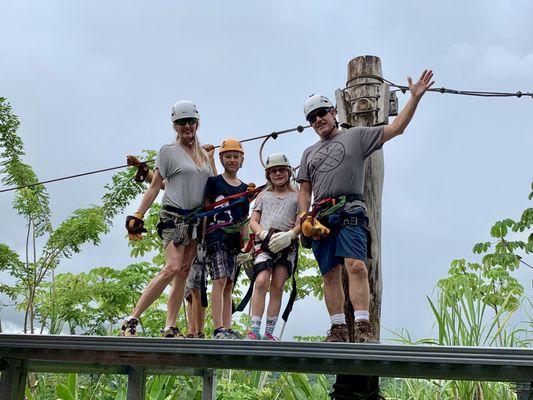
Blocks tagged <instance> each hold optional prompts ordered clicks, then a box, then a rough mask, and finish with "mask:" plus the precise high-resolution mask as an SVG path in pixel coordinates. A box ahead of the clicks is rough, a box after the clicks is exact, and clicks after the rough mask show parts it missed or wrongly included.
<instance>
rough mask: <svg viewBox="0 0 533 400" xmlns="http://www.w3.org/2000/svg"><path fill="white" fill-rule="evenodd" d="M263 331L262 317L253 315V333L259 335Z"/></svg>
mask: <svg viewBox="0 0 533 400" xmlns="http://www.w3.org/2000/svg"><path fill="white" fill-rule="evenodd" d="M260 330H261V317H259V316H257V315H252V329H251V331H252V332H255V333H259V331H260Z"/></svg>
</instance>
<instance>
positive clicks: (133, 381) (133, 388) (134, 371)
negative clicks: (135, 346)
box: [126, 366, 146, 400]
mask: <svg viewBox="0 0 533 400" xmlns="http://www.w3.org/2000/svg"><path fill="white" fill-rule="evenodd" d="M145 392H146V374H145V372H144V367H135V366H130V367H128V395H127V397H126V399H127V400H144V397H145Z"/></svg>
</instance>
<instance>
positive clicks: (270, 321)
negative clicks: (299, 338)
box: [265, 315, 278, 335]
mask: <svg viewBox="0 0 533 400" xmlns="http://www.w3.org/2000/svg"><path fill="white" fill-rule="evenodd" d="M277 322H278V316H277V315H276V316H275V317H268V316H267V319H266V327H265V334H266V333H268V334H269V335H273V334H274V328H275V327H276V323H277Z"/></svg>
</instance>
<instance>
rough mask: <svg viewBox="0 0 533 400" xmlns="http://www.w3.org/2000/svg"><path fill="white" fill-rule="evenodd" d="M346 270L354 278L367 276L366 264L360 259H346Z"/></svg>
mask: <svg viewBox="0 0 533 400" xmlns="http://www.w3.org/2000/svg"><path fill="white" fill-rule="evenodd" d="M346 270H347V271H348V275H350V276H353V277H354V278H366V277H367V276H368V271H367V269H366V265H365V263H364V262H363V261H361V260H355V259H346Z"/></svg>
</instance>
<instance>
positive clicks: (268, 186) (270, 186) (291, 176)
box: [264, 167, 296, 192]
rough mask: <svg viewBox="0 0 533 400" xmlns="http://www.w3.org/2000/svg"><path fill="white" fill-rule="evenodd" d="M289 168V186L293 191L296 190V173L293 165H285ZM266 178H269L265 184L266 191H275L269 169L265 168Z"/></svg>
mask: <svg viewBox="0 0 533 400" xmlns="http://www.w3.org/2000/svg"><path fill="white" fill-rule="evenodd" d="M285 168H286V169H287V171H288V172H289V177H288V179H287V183H286V185H287V188H288V189H289V190H290V191H291V192H296V185H295V184H294V174H293V170H292V168H291V167H285ZM265 178H266V180H267V183H266V185H265V189H264V190H266V191H269V192H271V191H273V190H274V185H273V184H272V182H271V181H270V177H269V174H268V170H267V169H265Z"/></svg>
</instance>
